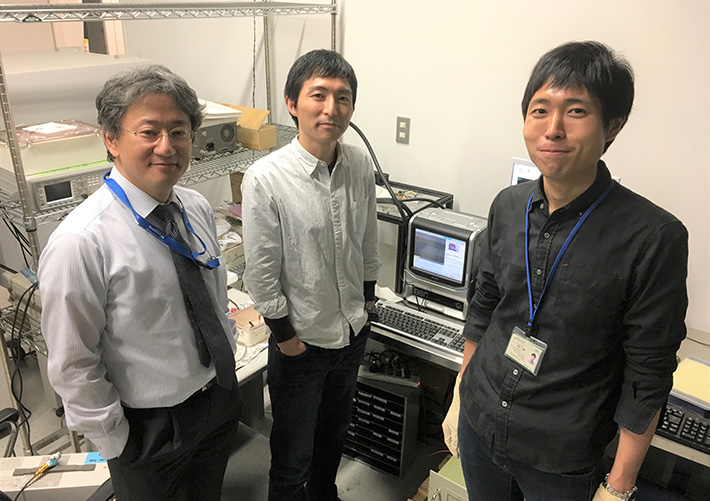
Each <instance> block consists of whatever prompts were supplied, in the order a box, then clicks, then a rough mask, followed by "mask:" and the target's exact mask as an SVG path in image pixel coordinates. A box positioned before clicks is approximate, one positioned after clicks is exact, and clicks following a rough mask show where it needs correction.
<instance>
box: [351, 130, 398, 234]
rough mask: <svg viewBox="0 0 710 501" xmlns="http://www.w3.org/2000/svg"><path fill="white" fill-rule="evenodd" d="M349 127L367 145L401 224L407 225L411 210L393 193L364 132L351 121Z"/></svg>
mask: <svg viewBox="0 0 710 501" xmlns="http://www.w3.org/2000/svg"><path fill="white" fill-rule="evenodd" d="M350 127H351V128H352V129H353V130H354V131H355V132H357V134H358V136H360V138H361V139H362V141H363V142H364V143H365V146H366V147H367V151H368V152H369V153H370V156H371V157H372V162H373V163H374V164H375V168H376V169H377V172H378V173H379V174H380V179H382V183H383V184H384V185H385V188H387V192H388V193H389V194H390V197H392V203H393V204H394V205H395V207H397V210H398V211H399V215H400V217H401V218H402V224H404V225H405V227H406V225H408V224H409V219H410V218H411V217H412V211H411V210H410V209H409V207H407V206H406V205H404V204H402V202H401V201H400V200H399V199H398V198H397V196H396V195H395V194H394V191H393V190H392V186H390V183H389V181H388V180H387V178H386V177H385V174H384V173H383V172H382V167H380V162H379V161H378V160H377V155H375V150H373V149H372V145H371V144H370V141H368V140H367V137H365V134H364V133H363V132H362V131H361V130H360V127H358V126H357V125H355V124H354V123H353V122H350Z"/></svg>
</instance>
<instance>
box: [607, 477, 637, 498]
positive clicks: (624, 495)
mask: <svg viewBox="0 0 710 501" xmlns="http://www.w3.org/2000/svg"><path fill="white" fill-rule="evenodd" d="M607 478H609V474H608V473H607V474H606V477H604V481H603V482H602V487H604V489H605V490H606V491H607V492H608V493H609V494H611V495H612V496H614V497H617V498H619V499H621V500H622V501H634V500H635V499H636V491H638V487H636V486H635V485H634V486H633V487H632V488H631V489H629V490H628V491H626V492H619V491H617V490H616V489H614V488H613V487H612V486H611V485H609V484H608V483H607V482H606V479H607Z"/></svg>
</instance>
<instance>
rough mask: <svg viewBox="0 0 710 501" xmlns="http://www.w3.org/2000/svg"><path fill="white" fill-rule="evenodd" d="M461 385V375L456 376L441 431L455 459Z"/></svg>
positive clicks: (457, 449) (457, 454) (457, 446)
mask: <svg viewBox="0 0 710 501" xmlns="http://www.w3.org/2000/svg"><path fill="white" fill-rule="evenodd" d="M460 384H461V374H459V375H458V376H456V384H455V385H454V397H453V399H452V400H451V407H449V412H447V413H446V417H445V418H444V421H443V422H442V423H441V429H442V430H444V442H446V447H448V448H449V450H450V451H451V454H453V456H454V457H455V458H457V457H459V412H460V410H461V397H460V395H459V385H460Z"/></svg>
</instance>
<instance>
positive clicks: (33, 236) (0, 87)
mask: <svg viewBox="0 0 710 501" xmlns="http://www.w3.org/2000/svg"><path fill="white" fill-rule="evenodd" d="M0 108H2V118H3V121H4V122H5V132H6V134H7V145H8V147H9V151H10V158H11V160H12V166H13V169H14V171H15V180H16V181H17V190H18V192H19V195H20V203H21V205H22V221H23V224H24V227H25V232H27V239H28V240H29V242H30V251H31V252H32V271H37V266H38V264H39V240H38V239H37V221H36V220H35V216H34V212H33V211H32V207H30V192H29V189H28V188H27V180H26V179H25V169H24V167H23V165H22V156H21V155H20V146H19V143H18V140H17V131H16V130H15V121H14V120H13V118H12V111H11V110H10V99H9V96H8V94H7V84H6V81H5V67H4V65H3V63H2V55H1V54H0Z"/></svg>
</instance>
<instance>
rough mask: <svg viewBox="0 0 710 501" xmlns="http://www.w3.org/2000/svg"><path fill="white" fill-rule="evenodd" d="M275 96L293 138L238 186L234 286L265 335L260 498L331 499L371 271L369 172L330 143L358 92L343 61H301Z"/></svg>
mask: <svg viewBox="0 0 710 501" xmlns="http://www.w3.org/2000/svg"><path fill="white" fill-rule="evenodd" d="M284 94H285V99H286V105H287V106H288V110H289V112H290V113H291V115H292V116H293V119H294V121H295V122H296V124H297V126H298V132H299V134H298V137H297V138H295V139H294V140H293V142H292V143H291V144H289V145H287V146H285V147H284V148H282V149H280V150H279V151H276V152H274V153H272V154H271V155H269V156H267V157H266V158H264V159H262V160H260V161H258V162H256V163H255V164H254V165H252V166H251V167H250V168H249V170H248V171H247V173H246V175H245V176H244V181H243V183H242V194H243V199H244V201H243V221H244V249H245V255H246V262H247V267H246V272H245V276H244V280H245V283H246V285H247V288H248V290H249V294H250V295H251V297H252V298H253V300H254V302H255V308H256V310H257V311H258V312H259V313H261V314H262V315H263V316H264V319H265V321H266V323H267V325H268V326H269V328H270V329H271V333H272V336H271V339H270V341H269V361H268V384H269V392H270V396H271V404H272V410H273V418H274V424H273V428H272V432H271V455H272V459H271V470H270V481H269V500H271V501H276V500H286V499H288V500H308V499H310V500H327V501H331V500H337V499H338V497H337V487H336V485H335V476H336V473H337V469H338V465H339V463H340V456H341V454H342V450H343V443H344V440H345V435H346V433H347V429H348V426H349V423H350V409H351V403H352V398H353V394H354V392H355V383H356V381H357V370H358V366H359V363H360V360H361V358H362V355H363V353H364V350H365V344H366V342H367V335H368V333H369V322H368V310H373V309H374V301H375V294H374V288H375V281H376V280H377V271H378V269H379V266H380V264H379V260H378V256H377V201H376V196H375V183H374V173H373V167H372V163H371V161H370V159H369V157H367V156H366V155H365V153H364V152H363V151H361V150H359V149H357V148H354V147H352V146H348V145H344V144H341V143H339V142H338V140H339V139H340V137H341V136H342V135H343V133H344V132H345V130H346V129H347V127H348V124H349V122H350V117H351V116H352V114H353V110H354V106H355V97H356V94H357V79H356V78H355V73H354V71H353V69H352V67H351V66H350V64H348V62H347V61H345V59H343V57H342V56H340V55H339V54H337V53H336V52H332V51H327V50H315V51H312V52H309V53H307V54H305V55H304V56H302V57H300V58H299V59H298V60H297V61H296V62H295V63H294V65H293V66H292V67H291V70H290V72H289V75H288V79H287V81H286V87H285V92H284Z"/></svg>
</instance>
